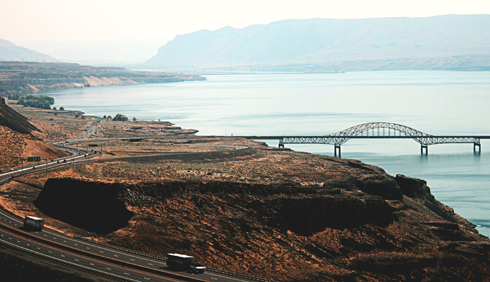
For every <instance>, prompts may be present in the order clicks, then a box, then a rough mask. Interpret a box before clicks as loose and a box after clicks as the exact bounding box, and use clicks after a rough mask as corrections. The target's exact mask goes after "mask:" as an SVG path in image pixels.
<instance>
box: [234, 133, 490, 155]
mask: <svg viewBox="0 0 490 282" xmlns="http://www.w3.org/2000/svg"><path fill="white" fill-rule="evenodd" d="M236 137H241V138H246V139H252V140H278V142H279V148H281V147H282V148H284V145H285V144H327V145H334V155H335V156H337V152H338V157H340V154H341V152H340V146H341V145H342V144H344V143H345V142H347V141H348V140H350V139H414V140H415V141H417V142H418V143H420V145H421V154H424V152H425V154H428V152H429V150H428V146H429V145H437V144H458V143H472V144H473V152H475V153H478V154H479V153H481V140H484V139H490V136H489V135H430V136H407V135H391V136H388V135H384V136H383V135H379V136H376V135H371V136H368V135H323V136H314V135H313V136H312V135H303V136H288V135H272V136H271V135H253V136H236ZM476 148H478V152H477V150H476Z"/></svg>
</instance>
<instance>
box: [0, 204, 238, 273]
mask: <svg viewBox="0 0 490 282" xmlns="http://www.w3.org/2000/svg"><path fill="white" fill-rule="evenodd" d="M22 226H23V222H22V221H20V220H18V219H15V218H14V217H12V216H9V215H7V214H5V213H1V212H0V240H1V241H2V242H5V243H8V244H14V245H17V246H20V247H22V248H25V249H28V250H31V251H34V252H37V253H40V254H44V255H48V256H50V257H53V258H56V259H59V260H63V261H66V262H69V263H74V264H77V265H81V266H83V267H87V268H90V269H94V270H97V271H102V272H106V273H111V274H115V275H119V276H121V277H125V278H131V279H136V281H148V280H152V281H186V280H187V281H188V279H189V278H191V279H192V281H235V282H236V281H246V280H244V279H237V278H234V277H228V276H224V275H218V274H215V273H211V272H205V273H204V274H197V275H195V274H189V273H186V272H175V271H171V270H169V269H168V267H167V265H166V263H165V262H164V261H161V260H157V259H152V258H147V257H143V256H139V255H134V254H131V253H128V252H124V251H119V250H116V249H113V248H109V247H105V246H100V245H97V244H92V243H89V242H85V241H81V240H77V239H73V238H70V237H68V236H66V235H64V234H61V233H58V232H56V231H53V230H49V229H47V228H45V229H44V230H43V231H26V230H24V229H23V228H22ZM166 276H167V277H166ZM168 276H170V277H168Z"/></svg>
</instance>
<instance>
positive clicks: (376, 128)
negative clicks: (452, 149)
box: [327, 122, 432, 145]
mask: <svg viewBox="0 0 490 282" xmlns="http://www.w3.org/2000/svg"><path fill="white" fill-rule="evenodd" d="M327 136H338V137H340V138H338V139H337V140H336V141H337V142H335V144H334V145H342V144H344V143H345V142H347V141H349V139H352V137H357V136H366V137H369V136H371V137H379V138H389V137H397V136H398V137H401V136H404V137H411V138H412V139H414V140H415V141H417V142H418V143H420V144H426V143H427V142H426V141H427V137H431V136H432V135H430V134H427V133H424V132H422V131H419V130H417V129H414V128H412V127H408V126H406V125H403V124H398V123H391V122H368V123H362V124H358V125H355V126H352V127H349V128H347V129H344V130H342V131H339V132H337V133H334V134H330V135H327Z"/></svg>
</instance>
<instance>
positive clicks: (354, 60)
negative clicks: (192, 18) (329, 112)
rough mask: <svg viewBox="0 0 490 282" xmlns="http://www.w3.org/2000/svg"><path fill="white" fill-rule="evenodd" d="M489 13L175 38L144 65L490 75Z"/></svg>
mask: <svg viewBox="0 0 490 282" xmlns="http://www.w3.org/2000/svg"><path fill="white" fill-rule="evenodd" d="M489 27H490V15H446V16H435V17H428V18H375V19H307V20H283V21H278V22H273V23H270V24H267V25H253V26H249V27H246V28H243V29H236V28H232V27H225V28H222V29H219V30H216V31H208V30H201V31H197V32H193V33H190V34H186V35H179V36H177V37H176V38H175V39H174V40H172V41H170V42H168V43H167V44H166V45H164V46H162V47H161V48H160V49H159V50H158V54H157V55H155V56H154V57H153V58H151V59H150V60H149V61H148V62H147V63H146V65H147V66H148V67H155V68H169V69H171V68H183V69H185V68H230V67H232V68H238V69H239V68H241V67H251V68H254V69H256V70H272V69H275V70H299V69H303V70H320V71H321V70H333V71H335V70H338V69H349V70H363V69H364V70H375V69H462V70H463V69H465V70H486V69H488V70H490V48H488V46H490V29H489Z"/></svg>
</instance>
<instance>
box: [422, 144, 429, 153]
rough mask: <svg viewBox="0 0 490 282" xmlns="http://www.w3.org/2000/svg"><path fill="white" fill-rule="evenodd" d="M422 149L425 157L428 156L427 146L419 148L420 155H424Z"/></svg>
mask: <svg viewBox="0 0 490 282" xmlns="http://www.w3.org/2000/svg"><path fill="white" fill-rule="evenodd" d="M424 149H425V155H428V154H429V145H421V147H420V154H421V155H424Z"/></svg>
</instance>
